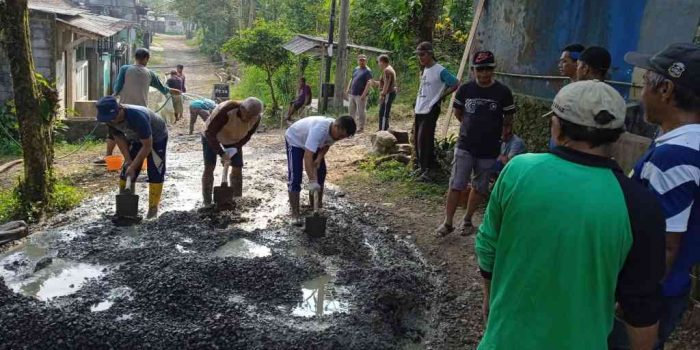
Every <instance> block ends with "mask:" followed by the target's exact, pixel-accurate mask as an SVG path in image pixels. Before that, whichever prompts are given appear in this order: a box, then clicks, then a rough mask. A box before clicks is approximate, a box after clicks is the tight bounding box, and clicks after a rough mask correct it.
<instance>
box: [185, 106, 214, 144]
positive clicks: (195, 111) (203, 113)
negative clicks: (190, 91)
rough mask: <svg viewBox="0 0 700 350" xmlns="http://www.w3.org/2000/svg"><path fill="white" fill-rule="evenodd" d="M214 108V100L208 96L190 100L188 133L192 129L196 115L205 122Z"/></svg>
mask: <svg viewBox="0 0 700 350" xmlns="http://www.w3.org/2000/svg"><path fill="white" fill-rule="evenodd" d="M214 108H216V102H214V101H213V100H210V99H208V98H202V99H196V100H193V101H192V102H190V135H192V132H193V131H194V123H196V122H197V117H200V118H202V121H203V122H206V121H207V119H209V115H211V111H213V110H214Z"/></svg>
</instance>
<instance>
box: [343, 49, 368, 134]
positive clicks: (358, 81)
mask: <svg viewBox="0 0 700 350" xmlns="http://www.w3.org/2000/svg"><path fill="white" fill-rule="evenodd" d="M357 65H358V66H357V67H355V69H354V70H353V71H352V79H351V80H350V83H349V84H348V87H347V88H346V89H345V94H346V95H347V96H348V101H349V102H350V105H349V106H348V113H349V114H350V116H351V117H352V119H355V122H357V124H358V125H357V132H362V131H363V130H364V129H365V120H366V119H367V112H366V109H367V94H368V93H369V88H370V86H371V85H372V84H371V83H372V70H370V69H369V67H367V56H365V55H358V56H357Z"/></svg>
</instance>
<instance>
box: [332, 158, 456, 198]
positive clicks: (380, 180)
mask: <svg viewBox="0 0 700 350" xmlns="http://www.w3.org/2000/svg"><path fill="white" fill-rule="evenodd" d="M360 169H361V170H362V172H360V173H357V174H354V175H350V176H348V177H346V178H345V179H344V180H343V181H347V183H348V184H350V185H362V186H367V187H369V188H380V189H386V190H387V193H382V196H384V197H385V198H387V199H391V200H396V201H404V200H406V198H420V199H427V200H430V201H434V202H435V203H442V201H443V199H444V195H445V189H446V188H447V181H446V179H444V178H440V179H439V181H438V182H436V183H422V182H417V181H415V179H414V178H413V177H412V176H411V174H410V173H411V168H410V166H407V165H404V164H403V163H400V162H397V161H394V160H392V161H388V162H384V163H380V164H378V165H375V159H372V158H370V159H368V160H365V161H363V162H362V163H360ZM387 185H388V186H387Z"/></svg>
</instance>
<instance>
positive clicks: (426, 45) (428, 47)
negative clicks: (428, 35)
mask: <svg viewBox="0 0 700 350" xmlns="http://www.w3.org/2000/svg"><path fill="white" fill-rule="evenodd" d="M421 51H427V52H431V53H432V52H433V44H432V43H431V42H430V41H424V42H422V43H420V44H418V46H417V47H416V52H415V53H418V52H421Z"/></svg>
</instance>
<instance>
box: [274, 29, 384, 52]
mask: <svg viewBox="0 0 700 350" xmlns="http://www.w3.org/2000/svg"><path fill="white" fill-rule="evenodd" d="M327 42H328V40H326V39H324V38H321V37H317V36H310V35H304V34H297V35H296V36H295V37H294V38H293V39H292V40H290V41H289V42H287V43H286V44H284V45H283V47H284V48H285V49H287V50H289V51H291V52H292V53H294V54H295V55H298V54H301V53H304V52H307V51H310V50H316V51H318V50H320V49H321V48H322V47H323V46H324V45H326V44H327ZM337 46H338V43H337V42H333V47H337ZM348 47H349V48H353V49H357V50H362V51H369V52H373V53H377V54H382V53H389V52H390V51H387V50H384V49H380V48H376V47H372V46H363V45H355V44H351V43H348ZM314 54H319V52H314Z"/></svg>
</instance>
